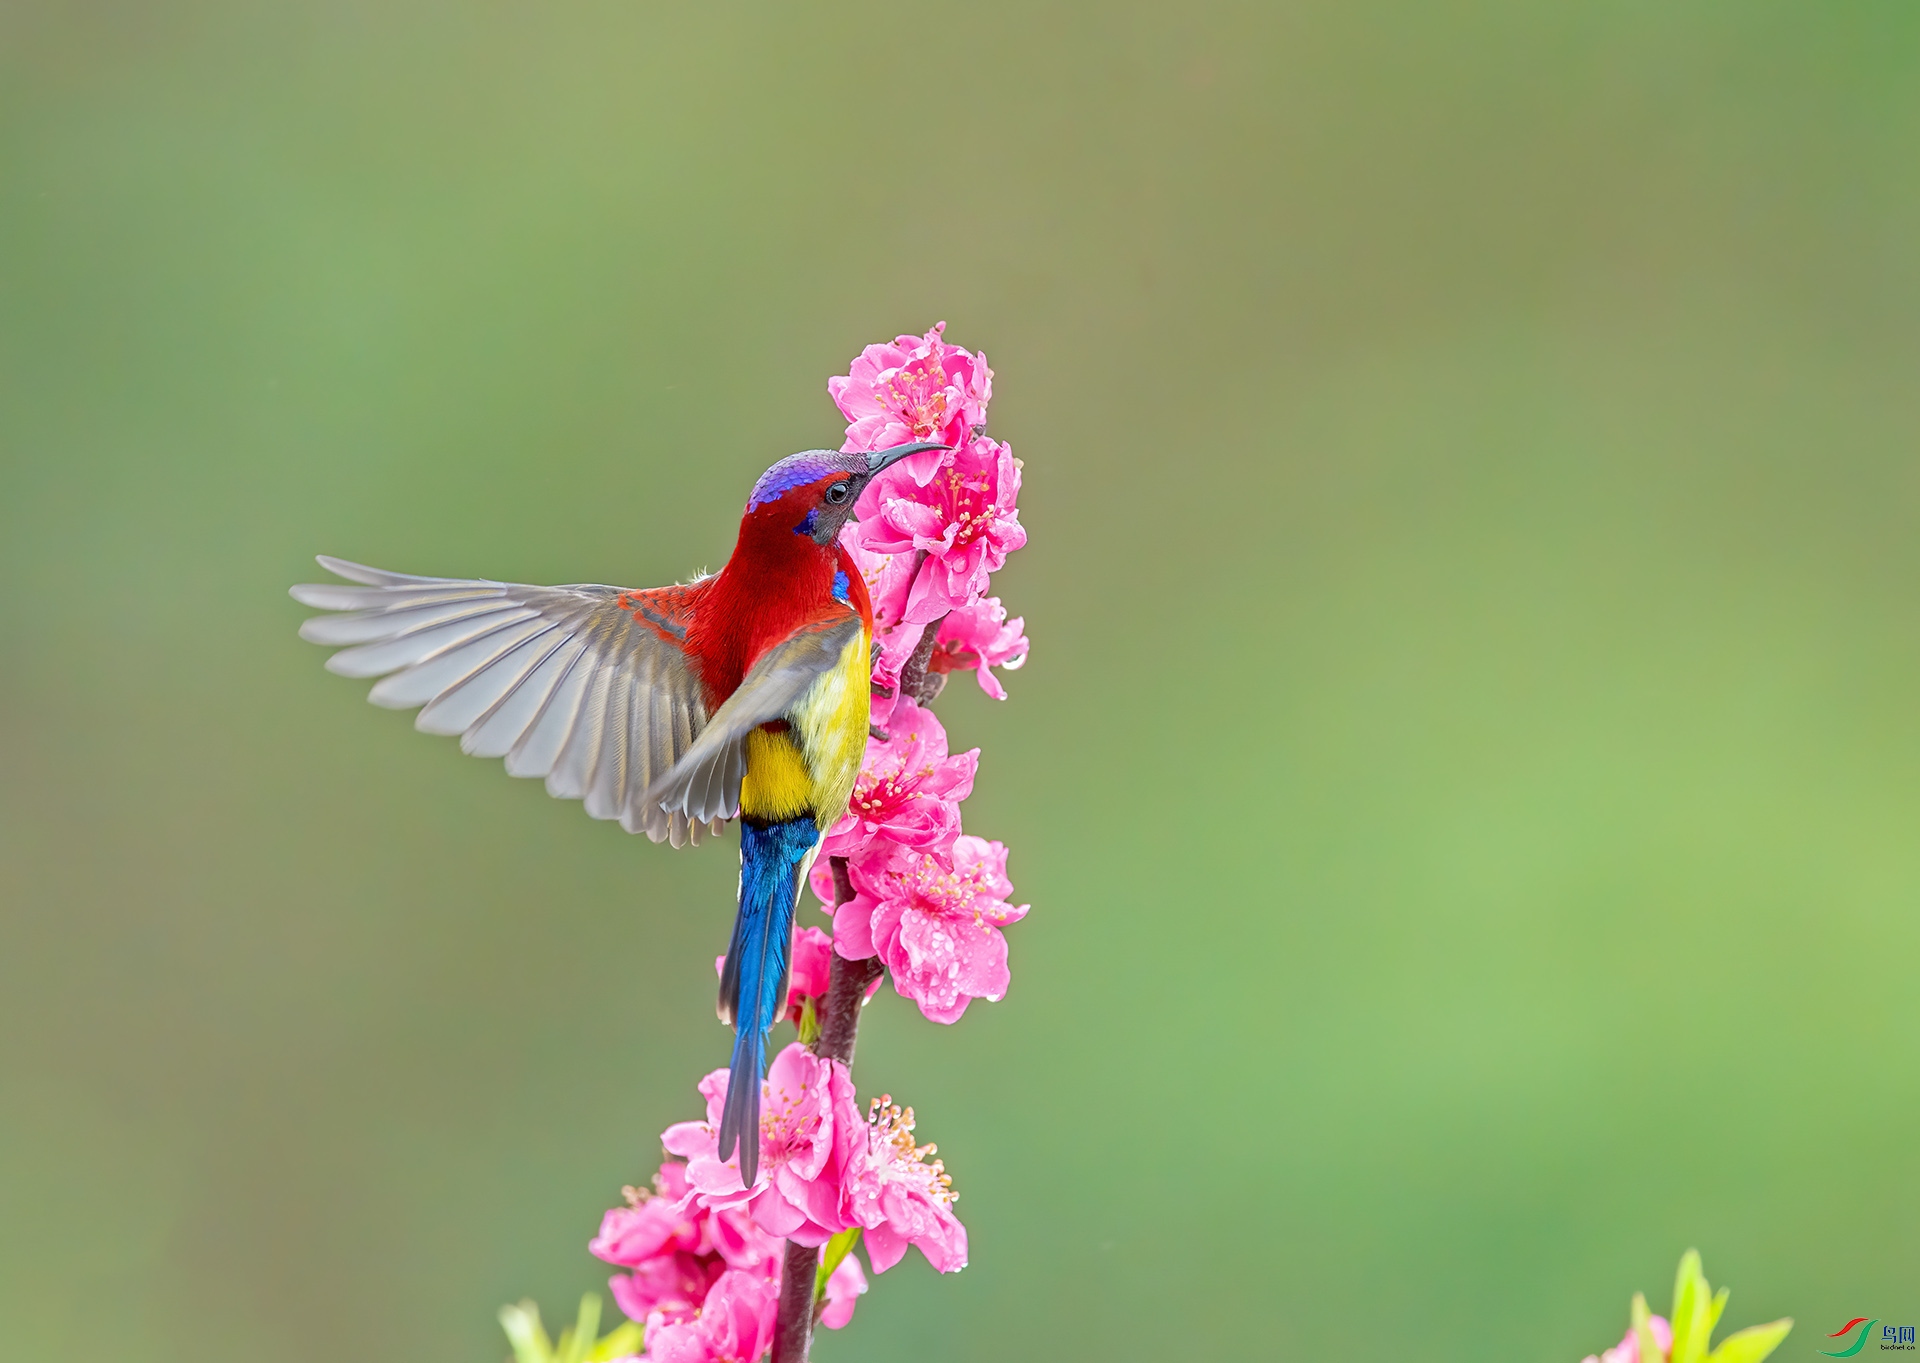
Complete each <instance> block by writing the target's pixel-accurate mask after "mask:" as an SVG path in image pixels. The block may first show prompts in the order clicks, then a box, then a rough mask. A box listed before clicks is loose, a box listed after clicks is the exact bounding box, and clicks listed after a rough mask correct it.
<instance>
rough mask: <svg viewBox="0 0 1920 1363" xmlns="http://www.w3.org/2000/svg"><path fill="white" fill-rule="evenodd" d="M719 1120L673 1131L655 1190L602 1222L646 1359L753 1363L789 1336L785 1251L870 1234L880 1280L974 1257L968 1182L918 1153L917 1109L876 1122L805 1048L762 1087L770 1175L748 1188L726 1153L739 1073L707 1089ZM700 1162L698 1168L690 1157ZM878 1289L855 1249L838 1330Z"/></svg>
mask: <svg viewBox="0 0 1920 1363" xmlns="http://www.w3.org/2000/svg"><path fill="white" fill-rule="evenodd" d="M700 1093H701V1096H702V1097H704V1098H705V1099H706V1100H707V1116H706V1120H705V1121H698V1122H680V1123H678V1124H676V1125H674V1126H670V1127H668V1128H667V1130H666V1132H665V1133H664V1134H663V1135H662V1136H661V1143H662V1144H663V1145H665V1147H666V1149H667V1152H668V1153H669V1154H671V1155H678V1156H680V1157H681V1159H680V1160H668V1161H667V1162H665V1163H664V1164H662V1165H661V1166H660V1172H659V1173H658V1174H656V1175H655V1176H654V1180H653V1188H652V1190H651V1191H647V1190H635V1189H632V1188H629V1189H627V1205H625V1206H623V1207H615V1208H613V1209H612V1210H611V1211H609V1212H608V1213H607V1214H606V1215H605V1216H604V1217H603V1218H602V1219H601V1222H600V1234H599V1235H598V1236H596V1237H595V1238H594V1240H593V1242H592V1243H591V1244H590V1245H589V1246H588V1248H589V1249H590V1250H591V1251H592V1252H593V1254H594V1255H596V1256H597V1257H598V1258H601V1259H604V1260H605V1261H606V1262H608V1263H610V1264H617V1265H619V1266H620V1267H622V1268H624V1269H626V1270H628V1271H627V1272H624V1273H621V1274H618V1275H616V1276H615V1277H614V1278H613V1280H612V1282H611V1284H610V1285H611V1287H612V1288H613V1298H614V1301H615V1302H617V1303H618V1304H619V1306H620V1309H621V1310H622V1311H624V1312H625V1313H626V1314H627V1315H628V1316H630V1317H631V1318H633V1319H634V1320H637V1321H643V1322H645V1324H646V1354H645V1355H644V1358H645V1360H646V1363H721V1360H744V1361H745V1363H751V1361H752V1360H754V1359H757V1358H759V1357H760V1355H761V1354H762V1353H764V1352H765V1351H766V1349H767V1348H768V1346H769V1345H770V1344H771V1342H772V1340H773V1332H774V1328H775V1325H776V1323H777V1318H778V1311H779V1298H780V1269H781V1258H782V1254H783V1248H782V1241H783V1240H795V1241H798V1242H799V1243H800V1244H803V1245H823V1244H825V1243H826V1242H827V1241H828V1240H830V1239H831V1238H833V1236H835V1235H837V1234H840V1233H841V1232H843V1231H849V1230H854V1229H858V1230H859V1231H860V1232H861V1233H862V1238H863V1239H864V1240H865V1242H866V1247H867V1258H868V1260H869V1261H870V1262H871V1263H872V1265H873V1271H874V1272H876V1273H884V1272H886V1271H887V1270H888V1269H889V1268H892V1267H893V1266H894V1265H895V1264H897V1263H898V1262H900V1259H901V1257H902V1256H903V1255H905V1254H906V1252H907V1248H908V1247H909V1246H917V1247H918V1248H919V1249H920V1251H921V1253H923V1254H924V1255H926V1257H927V1262H928V1263H930V1264H932V1265H933V1266H934V1267H935V1268H936V1269H938V1270H939V1271H940V1272H942V1273H951V1272H953V1271H954V1270H956V1269H959V1268H963V1267H965V1265H966V1262H967V1231H966V1227H964V1226H962V1225H961V1224H960V1221H959V1219H958V1218H957V1217H955V1216H954V1214H953V1203H954V1198H955V1196H956V1195H955V1193H954V1191H953V1183H952V1180H951V1179H950V1178H949V1177H948V1176H947V1173H946V1169H945V1167H944V1166H943V1165H942V1164H941V1163H940V1161H939V1160H932V1161H931V1162H929V1157H930V1156H932V1155H933V1154H934V1153H935V1150H934V1147H933V1146H931V1145H915V1144H914V1141H913V1125H914V1122H913V1110H912V1109H911V1108H906V1109H902V1108H900V1107H898V1106H896V1105H895V1104H894V1103H893V1101H892V1100H891V1099H890V1098H886V1097H882V1098H880V1099H878V1100H877V1101H875V1102H874V1103H872V1104H870V1105H869V1108H868V1111H867V1113H866V1114H865V1115H864V1116H863V1115H862V1114H861V1112H860V1109H859V1105H858V1104H857V1102H856V1101H855V1099H854V1094H853V1081H852V1080H851V1079H850V1078H849V1077H848V1075H847V1068H846V1066H844V1065H842V1064H840V1063H839V1062H838V1061H836V1060H822V1059H820V1058H819V1057H818V1056H816V1055H814V1054H813V1053H812V1052H811V1051H809V1050H808V1049H807V1048H806V1047H805V1046H802V1045H800V1044H799V1043H798V1042H795V1043H794V1044H792V1045H790V1046H788V1047H787V1048H786V1049H785V1050H783V1051H781V1052H780V1054H779V1055H778V1056H776V1057H775V1058H774V1061H773V1064H772V1066H771V1067H770V1068H769V1070H768V1073H767V1079H766V1085H765V1088H764V1090H763V1092H762V1095H761V1096H762V1100H763V1101H762V1106H761V1116H760V1151H761V1154H760V1173H759V1176H758V1177H757V1178H756V1179H755V1180H754V1184H753V1186H752V1187H751V1188H748V1187H745V1186H743V1185H742V1184H741V1182H740V1168H739V1161H738V1159H737V1158H736V1159H729V1160H727V1161H725V1162H724V1163H723V1162H722V1161H721V1160H719V1159H718V1158H717V1153H718V1152H717V1150H716V1148H715V1147H716V1145H717V1141H716V1138H715V1133H716V1132H717V1131H718V1129H719V1125H720V1111H721V1108H722V1106H723V1105H724V1104H725V1102H726V1097H727V1072H726V1071H725V1070H723V1069H722V1070H715V1071H714V1072H713V1073H712V1074H709V1075H708V1076H707V1077H706V1078H705V1079H702V1080H701V1081H700ZM683 1161H684V1162H683ZM866 1290H867V1279H866V1274H865V1273H864V1272H862V1271H861V1268H860V1261H859V1260H858V1259H857V1258H856V1257H855V1256H854V1255H852V1254H849V1255H847V1256H846V1258H844V1259H842V1260H841V1261H840V1264H839V1266H838V1267H837V1268H835V1269H834V1271H833V1274H832V1276H831V1277H829V1278H828V1280H827V1300H826V1309H825V1311H824V1312H823V1314H822V1315H821V1317H820V1321H821V1323H822V1324H823V1325H826V1326H828V1327H829V1328H831V1329H836V1330H837V1329H839V1328H840V1327H841V1326H843V1325H845V1324H846V1323H847V1322H848V1321H849V1320H851V1319H852V1318H853V1308H854V1303H855V1301H856V1300H857V1299H858V1298H859V1297H860V1295H861V1294H862V1293H863V1292H865V1291H866Z"/></svg>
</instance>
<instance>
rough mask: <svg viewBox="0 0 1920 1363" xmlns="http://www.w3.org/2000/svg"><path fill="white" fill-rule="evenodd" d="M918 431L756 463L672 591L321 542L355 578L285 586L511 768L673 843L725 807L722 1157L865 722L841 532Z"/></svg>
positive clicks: (464, 747) (328, 638)
mask: <svg viewBox="0 0 1920 1363" xmlns="http://www.w3.org/2000/svg"><path fill="white" fill-rule="evenodd" d="M946 448H948V446H945V445H941V444H938V443H934V442H929V441H916V442H914V443H912V444H908V445H896V446H894V447H893V448H891V449H886V450H877V451H874V452H872V453H843V452H840V451H835V450H804V451H802V452H801V453H799V454H794V455H789V456H788V457H787V458H785V459H782V460H781V461H780V462H779V463H777V464H775V465H774V466H773V467H772V468H770V469H768V470H767V471H766V472H765V473H764V474H762V475H761V476H760V481H759V482H757V483H755V484H754V485H753V492H752V494H751V495H750V496H749V497H748V498H747V508H746V512H745V514H744V515H742V516H741V518H740V536H739V539H738V540H737V541H736V542H735V544H734V547H733V553H732V555H731V556H730V557H729V558H728V559H727V563H726V566H725V567H724V568H722V569H721V570H720V571H719V572H718V573H715V574H712V575H711V576H706V577H701V578H697V579H696V580H694V581H692V582H688V583H683V584H680V585H677V586H672V587H653V588H648V589H645V590H634V589H632V588H626V587H603V586H594V585H576V586H569V587H530V586H523V585H521V584H518V583H512V582H493V581H488V580H486V579H479V578H455V577H414V576H411V575H409V574H406V573H389V572H384V571H382V570H381V569H378V568H368V567H364V566H362V565H361V564H358V563H348V562H346V561H345V560H343V559H337V558H329V557H326V556H324V555H322V556H321V557H320V559H319V562H320V566H321V567H323V568H325V569H326V570H327V571H328V572H331V573H333V574H335V575H337V576H339V577H343V578H345V579H346V580H347V581H349V582H353V583H358V584H360V585H358V586H352V587H342V586H337V585H307V586H298V587H294V588H293V589H292V595H293V599H294V600H296V601H298V602H300V603H301V604H302V605H305V606H313V607H315V608H317V609H320V610H326V611H333V612H337V613H336V614H332V615H320V616H315V617H314V618H312V619H310V620H308V621H307V622H306V623H305V624H303V625H302V626H301V627H300V637H301V638H303V639H307V640H311V641H312V642H314V643H317V644H345V645H348V647H346V648H343V649H341V650H340V651H339V652H338V653H335V654H334V655H333V656H332V657H330V658H328V659H327V670H328V671H330V672H337V673H339V674H341V675H342V676H347V677H379V678H381V680H380V681H379V682H377V683H376V684H375V685H374V688H373V691H372V693H371V695H369V696H368V699H369V700H371V701H372V702H373V703H374V704H375V705H381V706H385V707H387V708H388V709H392V710H409V709H412V708H413V707H415V706H420V707H422V708H421V710H420V715H419V718H418V719H416V720H415V721H414V727H415V728H416V729H419V730H421V731H422V732H425V733H430V734H458V735H459V736H460V748H461V751H463V752H468V753H472V754H474V755H475V756H476V757H504V758H506V767H507V771H508V773H509V774H510V775H513V776H539V777H544V778H545V780H546V783H547V793H548V794H550V795H554V796H557V797H559V798H560V799H563V800H584V801H585V802H586V810H587V813H588V814H590V815H592V816H593V817H594V818H596V819H618V820H619V821H620V826H621V827H622V828H624V829H626V830H627V831H628V832H629V833H641V832H644V833H645V834H646V835H647V836H648V837H649V838H651V839H652V840H653V841H655V842H661V841H663V840H664V841H666V842H669V843H671V844H672V845H673V846H675V847H679V846H681V845H683V844H685V843H698V842H699V841H700V839H701V835H702V833H703V832H710V833H713V834H718V833H719V832H720V831H721V828H722V825H723V824H724V823H725V822H726V821H727V820H731V819H734V818H738V819H739V821H740V897H739V907H738V910H737V911H736V913H735V917H734V920H733V938H732V940H731V941H730V942H729V943H728V946H727V956H726V963H725V965H724V966H723V967H722V968H721V972H720V1019H721V1021H722V1022H726V1023H730V1024H732V1026H733V1028H734V1042H733V1058H732V1063H731V1065H730V1067H729V1079H728V1086H727V1100H726V1105H725V1107H724V1109H723V1114H722V1119H721V1124H720V1136H719V1150H720V1153H719V1157H720V1158H721V1159H723V1160H724V1159H726V1158H728V1157H729V1156H730V1155H731V1154H732V1153H733V1152H734V1150H735V1149H736V1148H737V1149H738V1150H739V1153H740V1177H741V1180H742V1182H743V1183H745V1184H746V1185H748V1186H751V1185H752V1184H753V1181H754V1178H755V1176H756V1174H757V1173H758V1170H759V1163H760V1084H761V1080H762V1077H763V1076H764V1074H765V1072H766V1053H767V1035H768V1033H769V1032H770V1031H771V1030H772V1028H773V1024H774V1022H775V1020H776V1019H777V1018H778V1016H779V1014H780V1013H781V1012H782V1011H784V1008H785V1003H786V996H787V971H788V955H789V952H790V948H791V944H792V933H793V913H794V907H795V905H796V904H797V902H798V900H799V895H800V889H801V886H802V885H804V884H805V882H806V878H807V872H808V870H809V869H810V868H811V866H812V864H813V858H814V855H815V854H816V853H817V852H818V851H819V849H820V840H821V837H822V835H823V834H824V833H825V832H826V830H827V829H828V828H830V827H832V826H833V824H834V823H835V822H836V821H837V820H838V819H839V818H840V816H841V815H843V814H845V813H846V811H847V802H848V800H849V799H850V798H851V797H852V794H853V786H854V781H855V778H856V777H857V776H858V775H859V772H860V762H861V758H862V757H863V756H864V754H865V752H866V741H867V732H868V724H869V704H870V701H871V692H870V662H869V655H870V651H871V648H872V644H873V605H872V602H871V601H870V600H869V598H868V596H867V587H866V583H865V582H864V581H863V580H862V579H861V576H860V573H859V570H858V569H857V568H856V567H855V566H854V562H853V559H852V558H851V557H850V556H849V555H848V553H847V551H846V550H845V549H844V548H842V547H841V544H840V528H841V526H842V525H844V524H845V523H846V521H847V519H848V517H849V516H851V515H852V514H853V507H854V503H855V502H856V501H857V500H858V499H859V496H860V491H861V489H862V488H864V487H865V486H866V484H867V483H868V482H869V481H870V480H871V479H872V478H873V477H874V475H876V474H878V473H879V472H880V471H881V470H882V469H884V468H886V467H888V466H889V465H891V464H893V463H895V462H896V461H898V460H900V459H904V458H906V457H907V456H908V455H910V454H918V453H920V452H921V451H923V450H939V449H946Z"/></svg>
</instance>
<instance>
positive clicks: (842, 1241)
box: [813, 1226, 860, 1311]
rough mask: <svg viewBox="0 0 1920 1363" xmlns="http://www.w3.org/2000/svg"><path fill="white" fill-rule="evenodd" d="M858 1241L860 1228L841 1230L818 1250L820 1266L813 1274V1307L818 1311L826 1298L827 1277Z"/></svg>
mask: <svg viewBox="0 0 1920 1363" xmlns="http://www.w3.org/2000/svg"><path fill="white" fill-rule="evenodd" d="M859 1243H860V1228H859V1227H858V1226H855V1227H854V1228H853V1229H852V1230H843V1231H841V1232H840V1233H839V1234H838V1235H836V1236H834V1237H833V1239H831V1240H829V1241H827V1247H826V1248H825V1249H823V1250H821V1251H820V1268H819V1271H818V1272H816V1273H815V1274H814V1275H813V1309H814V1310H816V1311H818V1310H819V1309H820V1306H821V1303H823V1302H825V1301H826V1299H827V1279H829V1278H831V1277H832V1276H833V1270H834V1269H836V1268H838V1267H840V1262H841V1260H843V1259H845V1258H846V1257H847V1256H848V1255H849V1254H851V1253H853V1247H854V1246H855V1245H857V1244H859Z"/></svg>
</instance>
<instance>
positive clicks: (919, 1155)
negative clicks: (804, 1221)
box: [848, 1094, 967, 1273]
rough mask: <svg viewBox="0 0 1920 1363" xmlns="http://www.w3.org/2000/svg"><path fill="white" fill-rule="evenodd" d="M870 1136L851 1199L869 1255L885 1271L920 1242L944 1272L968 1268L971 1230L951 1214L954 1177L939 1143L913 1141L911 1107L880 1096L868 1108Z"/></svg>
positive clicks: (851, 1186)
mask: <svg viewBox="0 0 1920 1363" xmlns="http://www.w3.org/2000/svg"><path fill="white" fill-rule="evenodd" d="M865 1136H866V1139H865V1141H863V1142H862V1143H861V1145H860V1146H859V1147H858V1150H857V1153H856V1156H855V1160H854V1169H853V1177H852V1179H851V1181H850V1183H849V1198H848V1201H849V1203H850V1205H851V1207H852V1210H853V1214H854V1216H855V1217H856V1218H857V1219H858V1220H859V1222H860V1224H861V1225H863V1226H865V1227H866V1235H865V1238H866V1242H867V1257H868V1258H869V1259H870V1260H872V1261H873V1271H874V1272H875V1273H885V1272H886V1271H887V1270H888V1269H890V1268H892V1267H893V1266H894V1265H895V1264H897V1263H899V1262H900V1258H901V1256H902V1255H904V1254H905V1253H906V1252H907V1246H908V1245H916V1246H918V1247H919V1249H920V1252H921V1253H922V1254H924V1255H926V1256H927V1262H928V1263H930V1264H932V1265H933V1266H934V1268H935V1269H937V1270H938V1271H940V1272H941V1273H952V1272H954V1271H956V1270H958V1269H962V1268H965V1267H966V1266H967V1228H966V1227H965V1226H963V1225H961V1224H960V1219H959V1218H958V1217H956V1216H955V1215H954V1214H953V1203H954V1199H955V1198H956V1197H957V1196H958V1194H956V1193H955V1192H954V1191H953V1179H952V1178H951V1177H949V1176H948V1174H947V1170H946V1165H945V1164H943V1163H942V1162H941V1161H939V1160H934V1161H933V1162H932V1163H931V1164H929V1163H928V1162H927V1160H928V1157H929V1156H930V1155H932V1154H933V1153H934V1152H935V1151H936V1150H937V1149H938V1147H936V1146H934V1145H931V1144H928V1145H918V1146H917V1145H915V1144H914V1143H913V1109H912V1108H906V1109H904V1110H902V1109H901V1108H900V1106H899V1105H898V1104H896V1103H895V1102H894V1101H893V1100H892V1099H891V1098H889V1097H887V1096H886V1095H884V1094H883V1095H881V1096H880V1097H879V1098H877V1099H875V1100H874V1102H873V1104H872V1106H871V1107H870V1108H869V1109H868V1116H867V1121H866V1131H865Z"/></svg>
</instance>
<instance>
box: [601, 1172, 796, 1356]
mask: <svg viewBox="0 0 1920 1363" xmlns="http://www.w3.org/2000/svg"><path fill="white" fill-rule="evenodd" d="M691 1191H692V1190H691V1188H690V1186H689V1184H688V1182H687V1169H686V1166H685V1165H684V1164H680V1163H677V1162H675V1161H672V1160H669V1161H667V1162H666V1163H664V1164H662V1165H661V1166H660V1172H659V1173H658V1174H656V1175H655V1176H654V1179H653V1188H652V1190H647V1189H635V1188H629V1189H627V1190H626V1192H627V1205H626V1206H624V1207H615V1208H614V1209H613V1210H611V1211H609V1212H608V1213H607V1214H606V1216H605V1217H603V1218H602V1219H601V1223H600V1234H599V1235H598V1236H596V1237H595V1238H594V1240H593V1243H592V1244H590V1245H588V1247H587V1248H588V1249H589V1250H590V1251H591V1252H592V1253H593V1254H594V1255H595V1256H596V1257H598V1258H601V1259H604V1260H606V1261H607V1262H608V1263H611V1264H618V1265H620V1266H622V1267H624V1268H629V1269H631V1270H632V1272H630V1273H622V1274H618V1275H616V1276H615V1277H614V1278H613V1279H612V1280H611V1281H610V1282H609V1284H608V1285H609V1286H610V1287H611V1288H612V1290H613V1299H614V1301H615V1303H616V1304H618V1306H619V1307H620V1309H621V1310H622V1311H623V1312H625V1313H626V1314H627V1315H628V1316H630V1317H631V1318H633V1319H634V1320H638V1321H647V1320H654V1319H658V1320H661V1321H681V1320H689V1319H691V1318H692V1317H693V1316H694V1314H695V1313H696V1312H698V1311H699V1310H700V1306H701V1303H702V1302H704V1301H705V1300H706V1296H707V1290H708V1289H709V1288H710V1287H712V1285H713V1283H714V1281H715V1280H716V1279H718V1278H719V1276H720V1275H721V1274H722V1273H724V1272H726V1271H727V1270H728V1269H730V1268H732V1269H742V1270H745V1271H747V1272H750V1273H760V1274H762V1275H765V1274H769V1273H773V1274H777V1273H778V1272H779V1262H780V1242H779V1241H778V1240H776V1239H774V1237H772V1236H771V1235H768V1234H767V1233H766V1232H765V1231H763V1230H761V1229H760V1228H759V1227H758V1226H756V1225H754V1224H753V1221H752V1220H751V1218H749V1217H748V1215H747V1214H746V1213H745V1212H744V1211H740V1210H735V1209H724V1210H720V1211H710V1210H709V1209H708V1208H707V1207H705V1206H703V1205H701V1204H700V1203H699V1202H698V1201H697V1200H696V1199H695V1198H693V1197H692V1196H690V1193H691Z"/></svg>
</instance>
